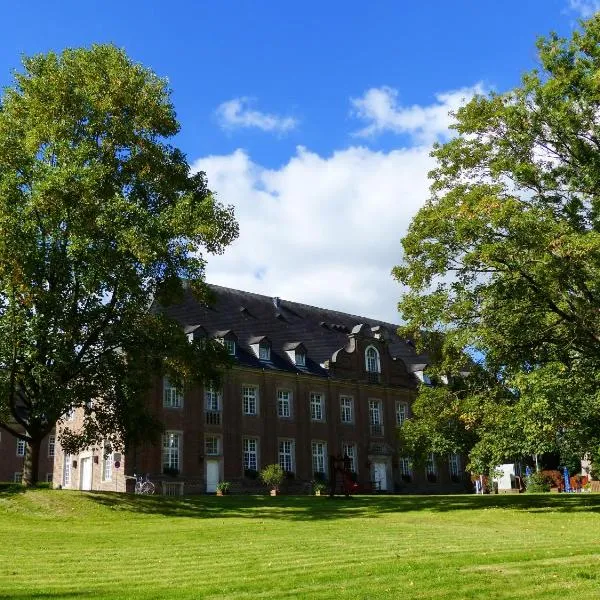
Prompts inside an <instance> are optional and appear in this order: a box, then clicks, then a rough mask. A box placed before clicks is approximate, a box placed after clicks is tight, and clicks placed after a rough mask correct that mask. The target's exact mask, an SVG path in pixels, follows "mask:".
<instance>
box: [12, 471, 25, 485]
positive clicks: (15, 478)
mask: <svg viewBox="0 0 600 600" xmlns="http://www.w3.org/2000/svg"><path fill="white" fill-rule="evenodd" d="M13 481H14V482H15V483H22V482H23V473H21V471H17V472H16V473H15V474H14V475H13Z"/></svg>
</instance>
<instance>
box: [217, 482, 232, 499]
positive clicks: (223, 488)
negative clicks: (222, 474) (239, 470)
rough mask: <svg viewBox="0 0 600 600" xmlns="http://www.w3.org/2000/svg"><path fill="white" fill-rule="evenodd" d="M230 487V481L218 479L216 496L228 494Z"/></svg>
mask: <svg viewBox="0 0 600 600" xmlns="http://www.w3.org/2000/svg"><path fill="white" fill-rule="evenodd" d="M230 488H231V483H229V481H219V483H217V496H224V495H225V494H229V490H230Z"/></svg>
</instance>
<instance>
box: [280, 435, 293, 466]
mask: <svg viewBox="0 0 600 600" xmlns="http://www.w3.org/2000/svg"><path fill="white" fill-rule="evenodd" d="M278 450H279V452H278V457H279V466H280V467H281V468H282V469H283V470H284V471H286V472H288V473H294V472H295V471H296V443H295V441H294V440H291V439H282V440H279V443H278Z"/></svg>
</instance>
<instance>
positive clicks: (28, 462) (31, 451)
mask: <svg viewBox="0 0 600 600" xmlns="http://www.w3.org/2000/svg"><path fill="white" fill-rule="evenodd" d="M41 445H42V441H41V440H34V441H31V442H28V443H27V446H26V448H25V462H24V464H23V485H24V486H26V487H32V486H34V485H36V484H37V482H38V476H39V468H40V447H41Z"/></svg>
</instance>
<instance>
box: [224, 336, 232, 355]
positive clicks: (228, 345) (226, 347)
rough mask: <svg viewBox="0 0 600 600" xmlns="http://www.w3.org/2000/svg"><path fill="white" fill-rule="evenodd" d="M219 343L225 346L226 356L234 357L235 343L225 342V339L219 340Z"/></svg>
mask: <svg viewBox="0 0 600 600" xmlns="http://www.w3.org/2000/svg"><path fill="white" fill-rule="evenodd" d="M221 343H222V344H223V346H225V350H227V354H229V355H230V356H235V341H234V340H227V339H223V338H221Z"/></svg>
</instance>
